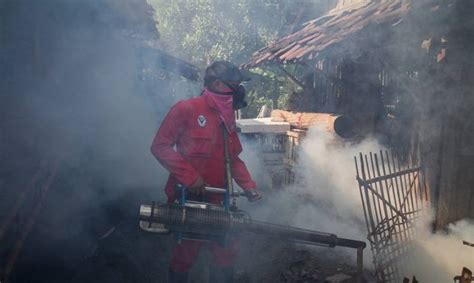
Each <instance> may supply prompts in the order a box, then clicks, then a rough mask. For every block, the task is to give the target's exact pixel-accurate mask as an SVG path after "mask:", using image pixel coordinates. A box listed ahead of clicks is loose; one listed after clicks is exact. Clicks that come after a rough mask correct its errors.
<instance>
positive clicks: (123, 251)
mask: <svg viewBox="0 0 474 283" xmlns="http://www.w3.org/2000/svg"><path fill="white" fill-rule="evenodd" d="M124 203H126V205H124ZM139 203H140V200H130V199H129V198H124V199H122V200H120V201H118V202H113V203H111V204H108V205H105V206H104V205H103V204H102V205H101V206H100V207H99V206H97V207H95V208H94V207H90V208H88V209H87V210H88V211H89V214H90V215H89V216H90V217H89V216H87V217H86V216H84V217H85V219H82V220H81V221H80V225H77V224H76V223H74V222H71V223H69V224H67V223H66V224H64V225H63V226H61V227H64V230H63V231H58V228H57V226H52V225H50V226H48V225H36V226H35V228H34V229H33V231H32V232H31V233H30V236H29V237H28V239H27V241H26V243H25V247H24V248H23V252H22V254H21V256H20V258H19V259H18V262H17V265H16V267H15V270H14V273H13V276H12V277H11V282H12V283H15V282H18V283H23V282H35V283H43V282H45V283H46V282H48V283H59V282H71V283H79V282H81V283H82V282H91V283H93V282H101V283H106V282H114V283H117V282H154V283H156V282H163V283H166V282H167V281H168V279H167V273H168V272H167V270H168V263H169V253H170V249H171V247H172V246H173V245H174V243H175V240H174V237H173V236H172V235H165V236H162V235H157V234H152V233H147V232H144V231H142V230H140V229H139V227H138V218H137V212H138V207H139ZM96 209H100V210H101V211H100V213H99V211H97V210H96ZM104 209H105V213H104V211H103V210H104ZM81 211H85V209H84V208H82V209H81ZM96 215H109V217H106V218H103V219H98V218H97V217H96ZM110 215H112V217H110ZM49 217H51V216H49ZM48 221H49V222H51V219H48ZM40 223H41V222H40ZM43 223H44V222H43ZM240 237H241V240H240V253H239V256H238V260H237V263H236V268H235V281H236V282H238V283H253V282H355V273H356V261H355V250H351V249H344V248H327V247H315V246H305V245H301V244H292V243H290V242H283V241H277V240H273V239H268V238H264V237H262V236H255V235H251V234H242V235H240ZM367 253H368V251H367V250H366V251H365V256H366V258H367ZM209 256H210V255H209V254H208V252H207V251H206V250H205V249H203V251H202V252H201V255H200V257H199V260H198V262H197V263H196V265H195V266H194V267H193V269H192V270H191V274H190V282H207V276H208V265H207V262H208V259H209ZM364 276H365V278H366V279H367V280H366V281H367V282H370V281H372V280H370V274H369V273H366V274H364Z"/></svg>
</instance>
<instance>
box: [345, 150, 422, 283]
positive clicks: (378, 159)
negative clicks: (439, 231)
mask: <svg viewBox="0 0 474 283" xmlns="http://www.w3.org/2000/svg"><path fill="white" fill-rule="evenodd" d="M354 161H355V166H356V172H357V181H358V183H359V189H360V197H361V199H362V205H363V209H364V216H365V222H366V224H367V231H368V237H367V238H368V240H369V242H370V248H371V251H372V254H373V260H374V265H375V272H376V277H377V281H378V282H401V280H402V279H403V276H402V274H401V270H403V269H404V264H408V263H407V262H408V261H407V260H406V259H407V258H406V257H407V254H408V251H409V250H410V246H411V245H412V241H413V239H414V233H415V229H414V223H415V221H416V219H417V218H418V217H419V216H420V214H421V211H422V210H423V209H424V208H426V207H427V206H429V194H428V191H427V186H426V180H425V177H424V174H423V169H422V166H421V165H420V162H419V158H416V155H412V156H409V157H406V158H403V157H402V156H400V155H398V154H396V153H395V152H389V151H380V152H379V153H372V152H370V153H369V154H362V153H360V154H359V156H355V157H354Z"/></svg>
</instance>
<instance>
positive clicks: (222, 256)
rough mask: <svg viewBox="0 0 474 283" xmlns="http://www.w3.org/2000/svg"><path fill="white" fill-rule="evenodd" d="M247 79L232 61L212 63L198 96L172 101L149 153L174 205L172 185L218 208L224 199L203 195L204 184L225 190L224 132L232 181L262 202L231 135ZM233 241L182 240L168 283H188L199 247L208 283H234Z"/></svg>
mask: <svg viewBox="0 0 474 283" xmlns="http://www.w3.org/2000/svg"><path fill="white" fill-rule="evenodd" d="M249 79H250V78H248V77H246V76H244V75H243V74H242V72H241V71H240V70H239V69H238V68H237V67H236V66H235V65H233V64H232V63H230V62H227V61H216V62H214V63H213V64H211V65H210V66H208V67H207V68H206V73H205V77H204V90H203V92H202V94H201V95H200V96H198V97H194V98H191V99H188V100H182V101H179V102H178V103H176V104H175V105H174V106H173V107H172V108H171V110H170V111H169V112H168V114H167V115H166V117H165V119H164V120H163V123H162V124H161V126H160V128H159V130H158V132H157V134H156V136H155V139H154V140H153V144H152V147H151V151H152V153H153V155H154V156H155V157H156V158H157V159H158V161H159V162H160V163H161V164H162V165H163V166H164V167H165V168H166V169H167V170H168V171H169V172H170V176H169V178H168V182H167V184H166V187H165V192H166V195H167V197H168V202H174V201H175V200H176V198H177V196H176V195H175V185H176V184H182V185H184V186H185V187H187V188H188V193H189V194H188V199H190V200H193V199H194V200H196V199H198V198H199V197H200V196H202V195H204V194H205V196H206V199H207V202H210V203H214V204H222V201H223V195H222V194H213V193H209V192H205V190H204V187H205V186H211V187H217V188H224V187H225V185H226V184H225V175H226V174H225V163H224V162H225V158H224V157H225V155H224V129H223V127H224V128H225V133H226V134H227V135H228V149H229V155H230V157H231V171H232V176H233V178H234V180H235V181H236V182H237V184H238V185H239V186H240V187H241V188H242V189H243V190H244V191H245V193H246V196H247V198H248V200H249V201H256V200H259V199H260V198H261V195H260V194H259V193H258V191H257V188H256V184H255V182H254V181H253V180H252V178H251V176H250V173H249V172H248V170H247V167H246V166H245V163H244V162H243V161H242V160H241V159H240V158H239V154H240V153H241V152H242V146H241V144H240V141H239V137H238V136H237V133H236V131H235V129H236V125H235V116H234V111H235V110H237V109H240V108H243V107H245V106H247V103H246V102H245V101H244V96H245V89H244V88H243V86H242V85H241V82H242V81H247V80H249ZM237 244H238V243H237V240H236V239H232V240H230V241H229V242H228V243H227V245H226V246H222V245H221V244H219V243H217V242H213V241H209V242H203V241H193V240H183V241H182V242H181V243H180V244H176V245H175V247H174V249H173V251H172V254H171V263H170V270H169V281H170V282H187V278H188V272H189V270H190V269H191V267H192V266H193V264H194V262H195V260H196V258H197V256H198V255H199V251H200V249H201V247H203V246H204V247H206V248H208V249H209V251H210V252H211V254H212V256H213V258H212V263H211V268H210V273H209V274H210V275H209V281H210V282H232V281H233V266H234V261H235V258H236V254H237Z"/></svg>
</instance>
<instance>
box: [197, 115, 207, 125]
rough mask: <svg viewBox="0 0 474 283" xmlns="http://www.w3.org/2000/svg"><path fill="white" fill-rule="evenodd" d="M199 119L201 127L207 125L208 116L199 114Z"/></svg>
mask: <svg viewBox="0 0 474 283" xmlns="http://www.w3.org/2000/svg"><path fill="white" fill-rule="evenodd" d="M197 120H198V124H199V126H201V127H204V126H206V123H207V119H206V117H204V115H199V116H198V119H197Z"/></svg>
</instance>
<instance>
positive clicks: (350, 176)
mask: <svg viewBox="0 0 474 283" xmlns="http://www.w3.org/2000/svg"><path fill="white" fill-rule="evenodd" d="M380 149H383V148H382V146H381V145H380V144H379V143H378V142H376V141H375V140H365V141H362V142H360V143H357V144H350V143H344V142H341V141H340V140H339V139H337V138H335V137H334V136H333V134H331V133H328V132H326V131H324V130H321V129H318V128H312V129H310V130H309V132H308V135H307V136H306V137H305V138H304V140H303V143H302V146H301V148H300V152H299V163H298V164H299V168H298V169H297V171H296V181H295V184H294V185H290V186H287V187H286V188H284V189H283V190H281V191H275V190H273V191H268V190H265V189H264V188H262V189H263V191H264V193H265V200H264V201H262V202H261V203H258V204H250V205H249V204H246V203H245V202H244V201H241V202H240V206H241V207H242V208H243V209H244V210H248V211H249V212H250V214H251V215H252V217H253V218H255V219H258V220H263V221H268V222H272V223H279V224H285V225H290V226H296V227H300V228H305V229H311V230H317V231H321V232H327V233H334V234H336V235H337V236H338V237H344V238H350V239H355V240H361V241H364V240H365V239H366V238H367V230H366V226H365V220H364V217H363V208H362V203H361V198H360V193H359V189H358V184H357V181H356V178H355V177H356V172H355V165H354V156H356V155H358V154H359V153H360V152H362V153H368V152H371V151H372V152H374V151H378V150H380ZM256 150H257V149H256V147H255V145H254V144H250V145H248V144H245V145H244V153H243V159H244V160H245V161H246V163H247V165H248V167H249V168H250V171H251V172H252V174H253V175H254V176H258V177H261V176H262V175H263V174H265V172H263V170H264V169H263V166H262V161H261V160H259V159H258V158H257V156H258V152H257V151H256ZM428 214H429V213H428ZM429 223H431V218H430V217H423V219H420V221H419V223H418V226H417V240H416V242H415V245H414V246H415V248H414V251H413V253H412V254H410V255H409V256H410V257H411V259H412V260H413V262H414V264H412V265H411V267H412V268H411V269H410V270H407V271H404V274H403V275H404V276H406V277H411V276H413V275H415V276H416V278H417V279H419V280H421V281H420V282H448V281H450V280H452V279H453V277H454V276H455V275H460V273H461V270H462V267H463V266H466V267H468V268H470V269H471V270H473V269H474V266H473V265H474V248H472V247H469V246H466V245H463V244H462V241H463V240H464V241H468V242H471V243H472V242H474V225H473V224H474V223H473V222H472V221H469V220H463V221H460V222H458V223H456V224H452V225H450V226H449V227H448V228H447V232H445V233H441V232H438V233H436V234H433V233H432V232H431V227H430V225H429ZM367 247H369V243H368V242H367ZM338 252H339V251H338ZM340 252H342V255H343V256H344V257H349V259H350V260H351V261H352V262H353V263H354V264H355V252H353V251H352V250H350V249H340ZM364 258H365V260H364V265H365V267H366V268H369V269H373V268H374V267H373V264H372V260H371V258H372V255H371V254H370V250H369V248H366V249H365V253H364Z"/></svg>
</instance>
